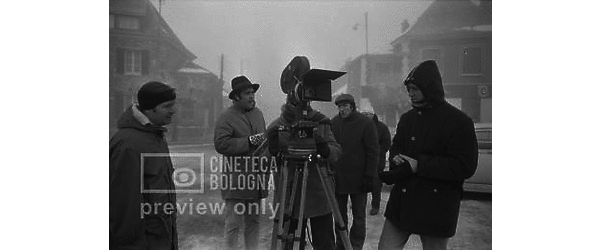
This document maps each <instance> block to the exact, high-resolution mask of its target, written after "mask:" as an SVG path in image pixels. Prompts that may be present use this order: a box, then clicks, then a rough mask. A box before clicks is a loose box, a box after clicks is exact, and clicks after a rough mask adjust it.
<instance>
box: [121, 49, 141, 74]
mask: <svg viewBox="0 0 600 250" xmlns="http://www.w3.org/2000/svg"><path fill="white" fill-rule="evenodd" d="M124 74H126V75H141V74H142V52H141V51H139V50H126V51H125V69H124Z"/></svg>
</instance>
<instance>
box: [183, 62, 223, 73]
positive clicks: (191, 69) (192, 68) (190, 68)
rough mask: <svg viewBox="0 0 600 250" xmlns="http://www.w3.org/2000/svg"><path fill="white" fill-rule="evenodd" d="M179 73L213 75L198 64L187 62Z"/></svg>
mask: <svg viewBox="0 0 600 250" xmlns="http://www.w3.org/2000/svg"><path fill="white" fill-rule="evenodd" d="M178 72H181V73H197V74H212V75H214V74H213V73H212V72H210V70H208V69H206V68H204V67H202V66H200V65H198V64H196V63H195V62H187V63H186V64H185V65H183V67H182V68H181V69H179V71H178Z"/></svg>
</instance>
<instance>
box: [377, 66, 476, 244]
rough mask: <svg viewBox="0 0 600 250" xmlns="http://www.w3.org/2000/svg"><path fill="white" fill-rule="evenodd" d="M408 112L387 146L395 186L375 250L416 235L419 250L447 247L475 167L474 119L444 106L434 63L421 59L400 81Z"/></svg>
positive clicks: (388, 179) (387, 178)
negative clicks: (421, 244)
mask: <svg viewBox="0 0 600 250" xmlns="http://www.w3.org/2000/svg"><path fill="white" fill-rule="evenodd" d="M404 85H405V86H406V89H407V91H408V95H409V97H410V100H411V102H412V106H413V108H412V110H410V111H408V112H406V113H404V114H403V115H402V116H401V117H400V121H399V122H398V126H397V128H396V135H395V136H394V138H393V139H392V146H391V148H390V158H389V162H390V171H386V172H382V173H380V174H379V178H380V179H381V180H382V181H383V182H384V183H386V184H388V185H394V187H393V189H392V191H391V193H390V197H389V201H388V203H387V207H386V211H385V218H386V220H385V223H384V225H383V230H382V232H381V238H380V241H379V249H402V248H403V247H404V245H405V244H406V242H407V241H408V238H409V237H410V235H411V234H418V235H419V236H420V238H421V242H422V243H423V249H425V250H427V249H446V247H447V243H448V239H449V238H450V237H452V236H453V235H454V234H455V233H456V224H457V221H458V213H459V208H460V199H461V196H462V192H463V189H462V186H463V182H464V180H465V179H467V178H469V177H471V176H472V175H473V174H474V173H475V169H476V168H477V157H478V155H477V153H478V152H477V139H476V137H475V128H474V125H473V121H472V120H471V118H469V117H468V116H467V115H466V114H465V113H463V112H462V111H460V110H459V109H457V108H455V107H454V106H452V105H450V104H448V102H446V100H445V99H444V87H443V85H442V78H441V76H440V72H439V70H438V67H437V64H436V63H435V61H433V60H428V61H424V62H422V63H421V64H419V65H418V66H417V67H415V68H414V69H413V70H412V71H411V72H410V73H409V74H408V76H407V77H406V80H404Z"/></svg>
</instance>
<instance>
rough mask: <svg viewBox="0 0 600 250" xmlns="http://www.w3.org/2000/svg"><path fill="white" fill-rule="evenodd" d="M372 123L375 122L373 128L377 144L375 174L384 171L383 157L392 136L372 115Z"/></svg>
mask: <svg viewBox="0 0 600 250" xmlns="http://www.w3.org/2000/svg"><path fill="white" fill-rule="evenodd" d="M373 122H375V127H376V128H377V142H379V164H378V165H377V172H381V171H383V170H384V169H385V155H386V154H387V152H388V150H389V149H390V146H391V144H392V136H391V135H390V129H389V128H388V127H387V125H385V123H383V122H381V121H379V118H378V117H377V115H376V114H374V115H373Z"/></svg>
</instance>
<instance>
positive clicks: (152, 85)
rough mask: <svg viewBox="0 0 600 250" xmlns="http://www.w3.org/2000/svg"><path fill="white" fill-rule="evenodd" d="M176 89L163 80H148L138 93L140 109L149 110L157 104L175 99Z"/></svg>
mask: <svg viewBox="0 0 600 250" xmlns="http://www.w3.org/2000/svg"><path fill="white" fill-rule="evenodd" d="M175 97H176V95H175V89H174V88H173V87H171V86H169V85H167V84H164V83H162V82H148V83H146V84H144V85H143V86H142V87H141V88H140V90H139V91H138V94H137V99H138V105H139V108H140V110H142V111H143V110H148V109H152V108H154V107H156V106H157V105H159V104H161V103H163V102H168V101H171V100H175Z"/></svg>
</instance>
